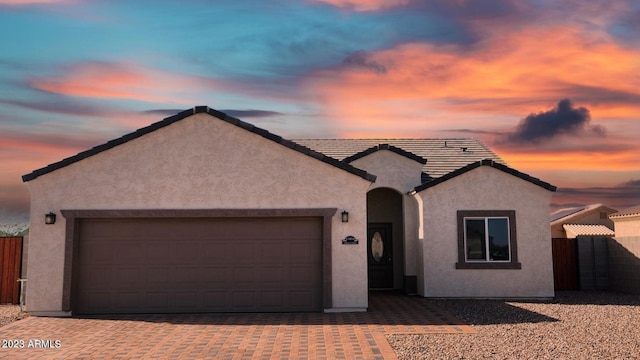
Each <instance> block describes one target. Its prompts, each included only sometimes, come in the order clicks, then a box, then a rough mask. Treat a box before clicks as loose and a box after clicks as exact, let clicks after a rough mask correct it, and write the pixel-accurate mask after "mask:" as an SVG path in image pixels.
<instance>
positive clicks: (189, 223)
mask: <svg viewBox="0 0 640 360" xmlns="http://www.w3.org/2000/svg"><path fill="white" fill-rule="evenodd" d="M78 246H79V248H78V256H77V258H76V259H77V262H76V263H77V265H78V266H77V268H76V269H77V271H75V274H76V279H77V282H76V283H75V291H74V292H75V303H74V310H75V313H77V314H116V313H197V312H283V311H319V310H321V309H322V218H205V219H202V218H194V219H191V218H186V219H185V218H180V219H166V218H165V219H126V220H123V219H84V220H82V221H81V223H80V239H79V242H78Z"/></svg>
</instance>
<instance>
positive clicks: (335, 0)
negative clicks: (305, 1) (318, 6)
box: [312, 0, 410, 11]
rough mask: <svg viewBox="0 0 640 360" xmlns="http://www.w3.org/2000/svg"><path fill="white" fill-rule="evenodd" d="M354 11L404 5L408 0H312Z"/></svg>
mask: <svg viewBox="0 0 640 360" xmlns="http://www.w3.org/2000/svg"><path fill="white" fill-rule="evenodd" d="M312 1H316V2H323V3H326V4H330V5H333V6H335V7H339V8H343V9H348V10H355V11H376V10H382V9H388V8H392V7H395V6H399V5H405V4H407V3H409V1H410V0H312Z"/></svg>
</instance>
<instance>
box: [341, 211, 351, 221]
mask: <svg viewBox="0 0 640 360" xmlns="http://www.w3.org/2000/svg"><path fill="white" fill-rule="evenodd" d="M342 222H349V212H348V211H347V210H344V211H343V212H342Z"/></svg>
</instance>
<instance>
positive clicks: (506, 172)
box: [23, 106, 556, 316]
mask: <svg viewBox="0 0 640 360" xmlns="http://www.w3.org/2000/svg"><path fill="white" fill-rule="evenodd" d="M23 181H25V182H26V183H27V184H28V187H29V189H30V192H31V241H30V243H29V260H28V274H27V277H28V283H27V286H28V289H29V296H28V298H27V304H26V306H27V310H28V311H29V312H30V313H32V314H35V315H50V316H68V315H73V314H113V313H182V312H184V313H200V312H245V311H248V312H255V311H259V312H289V311H327V312H332V311H364V310H366V309H367V307H368V294H369V290H370V289H403V290H404V291H405V292H407V293H417V294H419V295H421V296H425V297H482V298H487V297H498V298H505V297H508V298H517V297H525V298H536V297H542V298H549V297H553V296H554V289H553V272H552V254H551V244H550V243H549V238H550V233H549V223H548V221H549V218H548V216H549V203H550V199H551V195H552V193H553V192H554V191H555V190H556V188H555V187H554V186H552V185H550V184H548V183H546V182H544V181H541V180H539V179H537V178H534V177H531V176H529V175H526V174H524V173H521V172H519V171H517V170H515V169H513V168H510V167H508V166H507V165H506V164H505V163H504V161H502V159H500V157H498V156H497V155H496V154H494V153H493V152H492V151H491V150H490V149H488V148H487V147H486V146H485V145H483V144H482V143H480V142H479V141H477V140H474V139H447V140H440V139H384V140H380V139H379V140H375V139H353V140H346V139H335V140H295V141H291V140H286V139H283V138H282V137H280V136H277V135H274V134H272V133H270V132H268V131H266V130H263V129H261V128H258V127H255V126H253V125H251V124H248V123H246V122H244V121H241V120H238V119H236V118H234V117H231V116H228V115H226V114H224V113H222V112H218V111H216V110H213V109H210V108H208V107H206V106H198V107H195V108H193V109H189V110H186V111H183V112H180V113H178V114H176V115H174V116H171V117H168V118H166V119H164V120H162V121H160V122H157V123H154V124H152V125H150V126H147V127H145V128H142V129H139V130H137V131H135V132H133V133H130V134H127V135H124V136H123V137H121V138H118V139H115V140H112V141H109V142H107V143H105V144H102V145H99V146H97V147H94V148H92V149H90V150H87V151H85V152H81V153H79V154H77V155H75V156H72V157H69V158H67V159H64V160H62V161H60V162H57V163H54V164H51V165H49V166H46V167H44V168H41V169H38V170H35V171H33V172H31V173H29V174H27V175H24V176H23ZM45 214H46V216H45ZM54 215H57V216H54Z"/></svg>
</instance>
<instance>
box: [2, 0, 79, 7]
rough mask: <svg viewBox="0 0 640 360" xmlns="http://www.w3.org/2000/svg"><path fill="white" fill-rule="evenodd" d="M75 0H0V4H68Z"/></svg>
mask: <svg viewBox="0 0 640 360" xmlns="http://www.w3.org/2000/svg"><path fill="white" fill-rule="evenodd" d="M76 1H77V0H0V6H2V5H8V6H29V5H44V4H54V5H55V4H68V3H73V2H76Z"/></svg>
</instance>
